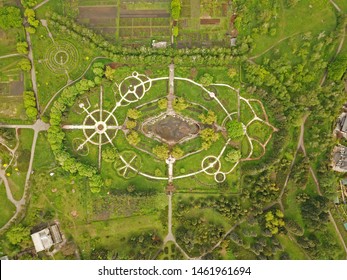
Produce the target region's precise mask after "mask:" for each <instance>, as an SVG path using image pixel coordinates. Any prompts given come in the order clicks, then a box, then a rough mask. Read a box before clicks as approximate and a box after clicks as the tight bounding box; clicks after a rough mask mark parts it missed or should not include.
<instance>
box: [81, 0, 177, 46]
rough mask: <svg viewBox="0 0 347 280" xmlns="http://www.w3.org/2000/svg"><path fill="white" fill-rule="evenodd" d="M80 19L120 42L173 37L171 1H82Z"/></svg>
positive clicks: (141, 43)
mask: <svg viewBox="0 0 347 280" xmlns="http://www.w3.org/2000/svg"><path fill="white" fill-rule="evenodd" d="M78 12H79V16H78V21H79V22H80V23H82V24H84V25H86V26H87V27H90V28H92V29H94V30H95V31H96V32H98V33H100V34H102V35H104V36H105V37H106V38H108V39H111V40H112V39H113V40H115V41H116V42H117V43H119V44H124V45H126V44H131V45H134V44H135V45H136V44H138V45H143V44H144V43H146V44H148V43H149V42H150V41H151V40H152V39H156V40H165V41H169V40H170V34H171V29H170V1H169V0H161V1H150V2H148V1H147V2H143V1H119V0H104V1H95V0H83V1H79V7H78Z"/></svg>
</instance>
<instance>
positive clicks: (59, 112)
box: [48, 79, 103, 193]
mask: <svg viewBox="0 0 347 280" xmlns="http://www.w3.org/2000/svg"><path fill="white" fill-rule="evenodd" d="M93 87H95V83H94V81H92V80H86V79H83V80H80V81H79V82H77V83H76V84H74V85H72V86H70V87H68V88H65V89H64V90H63V92H62V94H61V95H60V97H59V98H58V100H56V101H55V102H54V104H53V106H52V109H51V112H50V124H51V126H50V128H49V130H48V142H49V143H50V145H51V148H52V151H53V153H54V156H55V158H56V160H57V161H58V162H59V164H60V165H61V166H62V168H63V169H64V170H65V171H68V172H70V173H71V174H78V175H80V176H82V177H87V178H88V179H89V186H90V190H91V191H92V192H93V193H97V192H100V190H101V187H102V186H103V180H102V178H101V176H100V174H98V172H97V169H96V168H95V167H92V166H90V165H86V164H83V163H81V162H78V161H77V160H76V159H75V158H74V157H72V156H71V155H70V154H69V153H68V152H67V151H66V149H65V145H64V143H63V142H64V139H65V133H64V131H63V130H62V128H61V120H62V118H63V115H64V113H65V111H66V109H68V108H69V107H71V106H72V105H73V104H74V102H75V100H76V98H77V97H78V96H79V95H82V94H84V93H86V92H87V91H89V90H90V89H91V88H93Z"/></svg>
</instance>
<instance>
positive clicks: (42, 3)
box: [33, 0, 49, 10]
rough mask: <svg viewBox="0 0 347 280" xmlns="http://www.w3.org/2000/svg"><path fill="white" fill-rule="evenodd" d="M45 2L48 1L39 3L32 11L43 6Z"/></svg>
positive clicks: (46, 0)
mask: <svg viewBox="0 0 347 280" xmlns="http://www.w3.org/2000/svg"><path fill="white" fill-rule="evenodd" d="M47 2H49V0H45V1H43V2H41V3H40V4H37V5H36V6H35V7H34V8H33V10H36V9H38V8H40V7H41V6H43V5H44V4H46V3H47Z"/></svg>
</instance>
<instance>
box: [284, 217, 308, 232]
mask: <svg viewBox="0 0 347 280" xmlns="http://www.w3.org/2000/svg"><path fill="white" fill-rule="evenodd" d="M285 222H286V229H287V230H288V231H290V232H291V233H293V234H295V235H297V236H303V235H304V229H303V228H302V227H301V226H300V225H299V224H298V223H297V222H295V221H294V220H289V219H286V220H285Z"/></svg>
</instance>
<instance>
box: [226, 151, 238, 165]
mask: <svg viewBox="0 0 347 280" xmlns="http://www.w3.org/2000/svg"><path fill="white" fill-rule="evenodd" d="M240 158H241V152H240V151H239V150H231V151H229V152H228V153H227V155H226V156H225V160H226V161H228V162H231V163H236V162H238V161H239V160H240Z"/></svg>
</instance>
